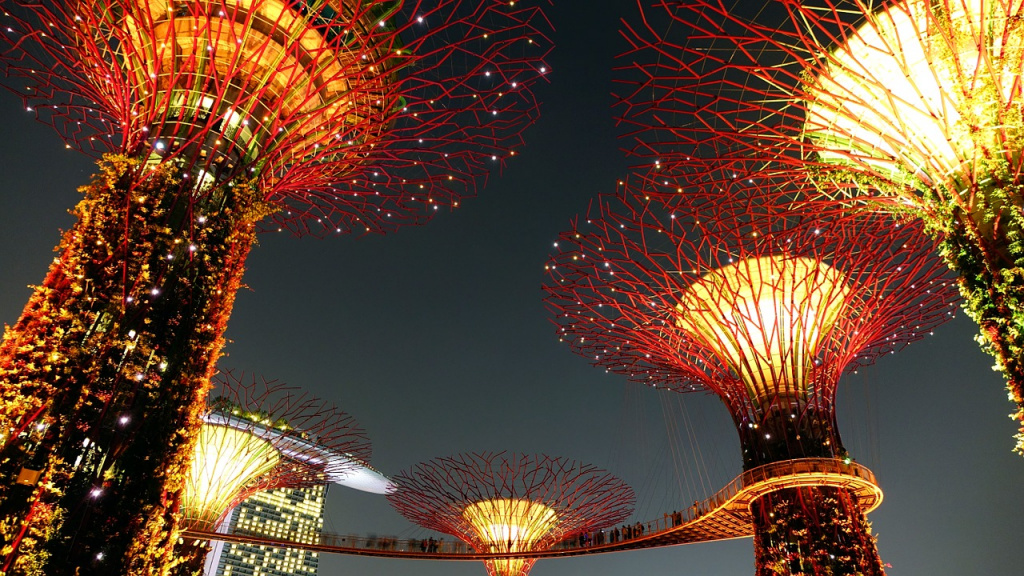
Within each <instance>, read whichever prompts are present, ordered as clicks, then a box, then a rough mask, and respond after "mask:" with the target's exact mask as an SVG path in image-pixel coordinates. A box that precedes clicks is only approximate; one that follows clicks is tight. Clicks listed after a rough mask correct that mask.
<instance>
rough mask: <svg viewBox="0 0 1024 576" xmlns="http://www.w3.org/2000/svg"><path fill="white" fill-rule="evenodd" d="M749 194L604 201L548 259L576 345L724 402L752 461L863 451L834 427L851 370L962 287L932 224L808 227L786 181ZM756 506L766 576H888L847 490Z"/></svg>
mask: <svg viewBox="0 0 1024 576" xmlns="http://www.w3.org/2000/svg"><path fill="white" fill-rule="evenodd" d="M733 187H734V188H736V189H737V190H733V192H734V195H735V196H737V197H740V196H742V197H743V199H742V200H737V201H736V202H733V203H723V202H720V201H716V200H714V199H713V198H712V197H705V198H701V197H700V196H699V195H697V194H696V193H694V194H688V195H679V196H677V197H676V198H674V199H673V200H672V201H670V202H667V203H662V202H661V201H660V200H658V199H648V198H647V197H644V196H641V195H635V194H632V193H629V192H627V193H625V194H621V195H615V196H613V195H608V196H602V197H600V199H599V202H598V206H597V207H596V209H594V210H593V211H592V213H591V214H590V215H589V216H588V217H587V219H586V221H585V222H580V223H579V224H578V225H577V226H576V227H575V228H574V229H572V230H571V231H569V232H566V233H564V234H562V235H561V236H560V237H559V241H558V243H557V247H558V248H557V249H558V253H557V254H555V255H554V256H553V257H552V259H551V262H550V263H549V265H548V270H549V274H550V279H549V282H548V284H547V286H546V291H547V293H548V296H547V302H548V305H549V306H550V307H551V309H552V310H553V311H554V312H555V314H556V319H555V322H556V323H557V325H558V326H559V337H560V338H561V339H562V340H563V341H566V342H568V343H569V345H570V346H571V347H572V348H573V350H575V351H576V352H577V353H579V354H581V355H582V356H584V357H587V358H589V359H591V360H592V361H593V362H594V363H595V364H597V365H599V366H602V367H604V368H606V369H607V370H609V371H612V372H617V373H622V374H625V375H627V376H628V377H629V378H631V379H632V380H635V381H637V382H641V383H644V384H648V385H651V386H654V387H656V388H668V389H671V390H675V391H679V392H689V391H698V390H707V391H711V392H713V393H715V394H716V395H717V396H718V397H719V398H721V400H722V401H723V403H724V404H725V405H726V407H727V408H728V409H729V412H730V414H731V415H732V417H733V420H734V422H735V424H736V426H737V430H738V432H739V434H740V444H741V447H742V449H743V459H744V467H745V469H751V468H753V467H755V466H759V465H765V464H769V463H771V462H778V461H783V460H788V459H791V458H804V457H811V458H847V457H848V456H847V454H846V452H845V449H844V448H843V446H842V442H841V439H840V436H839V432H838V429H837V427H836V421H835V392H836V385H837V383H838V381H839V378H840V376H841V375H842V374H843V373H844V372H846V371H848V370H853V369H856V368H857V367H858V366H862V365H865V364H867V363H870V362H871V361H872V360H874V359H875V358H877V357H878V356H880V355H882V354H887V353H890V352H895V351H896V350H897V349H899V348H900V347H902V346H904V345H905V344H906V343H908V342H910V341H912V340H914V339H917V338H920V337H923V336H924V335H926V334H927V333H928V332H929V331H930V330H931V329H932V328H933V327H934V326H935V325H937V324H939V323H941V322H943V321H944V320H946V319H948V318H949V317H951V315H952V313H953V310H954V309H955V308H953V307H954V306H955V305H954V304H949V302H950V301H952V300H955V296H954V292H955V288H954V286H953V285H954V283H953V282H952V280H951V279H950V278H948V277H947V276H945V275H944V274H945V270H944V268H943V266H942V265H941V263H940V262H939V261H938V259H937V258H935V257H933V256H932V252H933V249H934V246H933V243H932V242H931V241H929V240H928V239H927V237H925V236H923V235H922V234H921V233H920V229H919V225H918V224H914V223H909V224H900V223H898V222H897V221H894V220H892V219H891V218H888V217H884V216H879V215H874V214H856V215H846V216H843V217H833V218H830V219H829V218H815V219H801V218H797V217H794V216H792V215H791V214H790V215H788V216H787V206H786V205H785V204H775V203H773V202H771V201H767V200H766V198H770V197H771V195H769V194H766V193H765V192H767V191H768V190H772V189H775V188H780V189H785V187H786V184H785V183H782V182H771V181H768V180H765V181H761V182H750V181H746V180H744V181H743V182H742V183H740V182H735V183H733ZM739 189H743V193H742V194H740V192H739ZM789 191H790V193H791V195H796V196H799V191H798V190H793V187H792V185H790V187H789ZM701 200H711V201H709V202H706V203H702V202H701ZM751 511H752V514H753V516H754V532H755V546H756V548H757V552H756V556H757V565H758V570H759V574H760V573H762V572H761V571H764V570H767V569H768V567H769V566H770V565H772V564H773V563H776V562H780V561H781V562H790V563H792V562H796V563H797V565H799V566H798V567H799V569H800V570H807V571H809V572H813V571H814V570H819V569H822V570H824V569H826V567H829V566H831V568H830V569H840V568H844V567H845V568H856V569H857V570H860V571H863V572H864V573H872V574H878V573H881V570H882V569H881V565H880V563H879V561H878V558H877V552H876V551H875V546H874V541H873V539H872V538H871V537H870V536H869V535H868V532H867V531H866V530H865V528H864V525H863V523H862V522H863V514H862V511H861V510H860V508H859V507H858V504H857V502H856V499H855V498H852V497H851V494H850V493H849V492H848V491H847V490H845V489H842V488H839V489H826V488H820V489H817V490H808V489H805V488H786V487H785V486H780V487H778V490H777V491H776V492H772V493H769V494H767V495H765V496H764V497H762V498H760V499H756V500H755V502H754V504H753V505H752V509H751ZM835 518H843V519H844V520H843V522H842V523H838V524H830V522H833V521H834V519H835ZM799 525H807V526H816V528H815V529H814V530H810V531H808V530H802V529H800V528H799V527H798V526H799ZM801 530H802V531H801ZM808 534H810V535H808ZM823 542H830V543H831V544H829V545H827V546H825V547H822V546H821V543H823ZM794 543H796V544H794ZM830 557H831V558H830ZM836 558H841V560H836ZM812 568H813V570H812ZM815 573H817V572H815Z"/></svg>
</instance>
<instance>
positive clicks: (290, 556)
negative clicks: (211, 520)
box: [204, 486, 327, 576]
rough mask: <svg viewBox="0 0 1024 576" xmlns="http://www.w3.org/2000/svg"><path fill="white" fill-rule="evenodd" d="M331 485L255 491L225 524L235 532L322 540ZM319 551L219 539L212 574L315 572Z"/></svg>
mask: <svg viewBox="0 0 1024 576" xmlns="http://www.w3.org/2000/svg"><path fill="white" fill-rule="evenodd" d="M326 496H327V486H314V487H310V488H279V489H277V490H267V491H263V492H257V493H256V494H253V495H252V496H250V497H249V498H248V499H246V500H245V501H244V502H242V503H241V504H239V505H238V506H236V507H235V509H234V510H232V511H231V514H230V515H229V516H228V519H227V521H226V522H225V528H226V529H227V530H228V531H230V532H248V533H256V534H260V535H265V536H281V537H287V538H288V539H289V540H295V541H299V542H313V541H316V540H317V539H319V538H320V531H321V530H322V529H323V526H324V504H325V502H326ZM318 562H319V555H318V554H317V553H316V552H310V551H307V550H299V549H295V548H280V547H276V546H262V545H254V544H243V543H225V542H216V543H215V544H214V547H213V550H212V551H211V552H210V555H209V556H207V558H206V570H205V571H204V573H205V574H206V575H207V576H285V575H288V576H291V575H298V574H316V573H317V566H318Z"/></svg>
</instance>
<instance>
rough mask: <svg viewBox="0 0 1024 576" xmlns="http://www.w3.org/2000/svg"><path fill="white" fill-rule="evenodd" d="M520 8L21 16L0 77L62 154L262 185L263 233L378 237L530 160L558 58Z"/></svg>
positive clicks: (401, 6) (82, 7)
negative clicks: (516, 161) (543, 91)
mask: <svg viewBox="0 0 1024 576" xmlns="http://www.w3.org/2000/svg"><path fill="white" fill-rule="evenodd" d="M527 4H528V3H527V2H516V3H509V2H498V1H491V0H488V1H486V2H466V1H463V0H441V1H438V2H420V1H413V2H402V1H395V0H387V1H382V0H345V1H342V0H295V1H290V0H201V1H190V2H180V1H179V2H174V1H168V0H148V1H141V0H137V1H136V0H133V1H114V0H76V1H72V2H14V3H12V5H11V6H9V7H7V6H5V8H6V9H7V10H8V12H6V13H5V14H4V17H3V26H4V27H5V28H6V29H7V33H6V36H5V37H6V40H7V42H8V46H7V48H6V49H5V54H4V58H3V59H2V66H3V71H4V73H5V75H7V76H8V77H9V79H8V81H7V82H6V84H7V85H8V86H9V87H10V88H12V89H13V90H15V91H16V92H17V93H19V94H20V95H21V96H22V98H23V99H24V101H25V104H26V107H27V108H28V109H29V110H32V111H33V112H35V113H36V114H37V115H38V116H39V117H40V118H41V119H43V120H44V121H46V122H48V123H50V124H53V125H54V127H55V128H56V129H57V130H58V132H59V133H60V134H61V135H62V136H63V137H64V139H65V141H66V142H67V143H68V145H69V146H70V147H74V148H80V149H83V150H85V151H87V152H90V153H95V154H100V153H106V152H120V153H125V154H128V155H130V156H139V157H141V158H143V159H146V158H149V159H150V161H151V162H152V161H157V159H161V160H162V159H175V160H177V161H179V163H181V164H185V165H186V166H188V167H189V168H190V169H191V171H192V172H195V171H197V170H198V171H202V173H203V175H204V176H205V177H206V180H207V181H208V182H210V181H221V180H224V179H226V178H230V177H239V176H240V177H245V178H256V181H257V185H258V186H257V187H258V188H259V190H260V196H261V198H262V199H263V200H264V201H266V202H269V203H271V204H272V205H273V206H275V207H276V208H277V211H276V212H275V213H274V214H273V215H272V216H271V218H270V220H269V221H266V222H264V227H266V228H269V229H278V228H283V229H288V230H291V231H292V232H294V233H297V234H313V235H325V234H332V233H336V232H349V231H355V232H363V231H374V232H380V231H387V230H391V229H394V228H395V227H396V226H398V225H400V224H408V223H416V222H420V221H422V220H424V219H425V218H428V217H429V216H430V215H431V214H433V213H434V212H435V211H436V210H438V209H439V207H441V206H457V205H458V201H459V198H460V196H463V195H465V194H467V193H471V192H472V191H473V189H474V188H475V187H476V185H477V184H479V183H480V182H481V181H482V180H483V179H484V178H485V177H486V174H487V172H488V171H490V170H491V167H492V166H496V165H498V164H499V163H503V162H505V161H506V160H507V159H508V158H509V157H510V156H511V155H513V154H515V153H516V151H517V149H518V148H519V147H520V146H521V145H522V139H521V133H522V131H523V129H524V128H526V127H527V126H528V125H530V124H532V122H533V120H534V119H535V118H536V112H537V103H536V101H535V100H534V98H533V95H532V92H531V91H530V86H531V84H533V83H534V82H535V81H536V80H537V79H538V78H541V77H542V76H543V75H544V73H545V72H546V70H547V69H546V65H545V64H544V62H543V58H544V57H546V56H547V53H548V51H549V49H550V43H549V42H548V40H547V38H546V37H545V33H546V30H547V28H548V25H547V23H546V21H545V20H544V17H543V14H542V13H541V12H540V9H539V8H537V7H530V6H528V5H527Z"/></svg>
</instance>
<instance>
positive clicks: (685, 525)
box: [183, 458, 882, 560]
mask: <svg viewBox="0 0 1024 576" xmlns="http://www.w3.org/2000/svg"><path fill="white" fill-rule="evenodd" d="M812 486H832V487H837V488H846V489H848V490H850V491H852V492H853V493H854V494H855V495H856V497H857V502H858V503H859V504H860V506H861V508H862V510H863V511H864V512H865V513H868V512H871V511H872V510H874V509H875V508H877V507H878V505H879V504H881V502H882V491H881V489H879V487H878V484H877V483H876V481H875V475H874V474H873V473H872V472H871V471H870V470H868V469H867V468H865V467H864V466H861V465H860V464H857V463H855V462H850V463H847V462H845V461H843V460H834V459H828V458H801V459H797V460H784V461H782V462H775V463H772V464H767V465H765V466H759V467H757V468H754V469H752V470H748V471H746V472H744V473H742V474H740V475H739V476H737V477H736V478H735V479H733V481H732V482H730V483H729V484H727V485H726V486H725V488H722V489H721V490H719V491H718V493H716V494H715V495H714V496H712V497H711V498H709V499H707V500H705V501H704V502H699V503H695V505H694V506H691V507H690V508H688V509H686V510H684V511H681V512H677V513H675V515H674V517H673V515H672V514H665V515H664V516H663V517H662V518H659V519H657V520H652V521H650V522H646V523H637V524H635V525H634V527H636V528H642V532H641V530H636V532H639V535H637V536H635V537H633V538H629V539H620V540H619V541H616V542H609V541H607V540H608V535H609V531H608V530H605V531H604V534H603V537H604V538H603V539H604V543H601V544H595V543H593V538H591V542H590V543H588V544H585V545H580V540H579V539H577V538H573V539H570V540H568V541H563V542H560V543H559V544H556V545H555V546H554V547H552V548H549V549H546V550H541V551H534V552H516V553H514V554H487V553H479V552H477V551H475V550H473V548H471V547H469V546H468V545H467V544H465V543H463V542H461V541H456V540H455V539H454V537H447V538H446V539H444V540H438V541H436V542H434V543H433V545H431V542H430V541H429V540H427V541H423V540H397V539H394V538H388V537H366V536H353V535H339V534H321V536H320V539H319V540H318V541H316V542H312V541H307V542H300V541H294V540H289V539H287V538H285V537H275V538H271V537H267V536H263V535H259V534H242V533H231V534H221V533H215V532H203V531H195V530H188V531H186V532H185V533H184V535H183V538H185V539H186V540H189V539H194V540H222V541H225V542H239V543H246V544H257V545H264V546H279V547H290V548H301V549H304V550H311V551H315V552H323V553H332V554H352V555H358V556H379V557H384V558H406V559H424V560H485V559H488V558H552V557H561V556H578V555H582V554H599V553H604V552H616V551H620V550H636V549H640V548H656V547H661V546H675V545H679V544H692V543H696V542H711V541H714V540H729V539H733V538H744V537H747V536H752V535H753V527H752V525H751V516H750V503H751V502H753V501H754V500H755V499H756V498H759V497H760V496H763V495H765V494H767V493H769V492H773V491H776V490H780V489H783V488H796V487H812ZM448 538H451V539H450V540H449V539H448ZM598 540H599V541H600V540H602V538H598Z"/></svg>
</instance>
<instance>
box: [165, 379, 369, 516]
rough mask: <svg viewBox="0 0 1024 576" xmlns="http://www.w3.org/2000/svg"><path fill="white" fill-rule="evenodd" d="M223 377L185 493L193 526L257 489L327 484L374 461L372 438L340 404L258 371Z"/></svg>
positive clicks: (206, 418)
mask: <svg viewBox="0 0 1024 576" xmlns="http://www.w3.org/2000/svg"><path fill="white" fill-rule="evenodd" d="M217 380H218V387H217V388H216V389H215V391H214V394H215V396H214V397H213V398H211V400H210V403H209V406H208V411H207V412H206V413H205V414H204V416H203V426H202V429H201V431H200V437H199V441H198V442H197V444H196V449H195V452H194V454H193V464H192V467H191V469H190V470H189V475H188V483H187V484H186V487H185V494H184V497H183V499H182V509H183V510H184V511H185V514H186V516H187V517H188V518H189V526H190V527H194V528H199V529H204V530H208V529H212V528H213V527H214V526H215V525H216V524H217V522H218V521H219V520H221V519H222V518H223V515H224V514H225V513H226V512H227V511H228V509H230V508H231V507H233V506H234V505H235V504H237V503H239V502H241V501H242V500H245V499H246V498H248V497H249V496H250V495H252V493H253V492H256V491H259V490H273V489H275V488H304V487H307V486H315V485H323V484H327V483H328V482H334V481H337V480H339V479H342V478H344V477H345V476H347V475H348V474H350V473H353V472H356V471H357V470H359V469H360V468H362V467H364V466H365V463H366V462H368V461H369V459H370V442H369V440H367V438H366V436H365V434H364V433H363V431H362V430H361V429H360V428H359V427H358V425H357V424H356V423H355V422H354V421H353V419H352V417H351V416H349V415H347V414H345V413H344V412H341V411H340V410H338V409H337V408H335V407H334V406H331V405H329V404H327V403H325V402H322V401H320V400H317V399H316V398H313V397H310V396H308V395H307V394H305V393H302V392H301V391H299V390H298V389H296V388H295V387H292V386H286V385H283V384H280V383H277V382H267V381H262V382H260V381H258V380H257V379H256V378H255V377H253V378H252V379H251V380H246V379H244V376H240V377H235V376H233V375H231V374H225V375H222V376H221V377H219V378H218V379H217Z"/></svg>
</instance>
